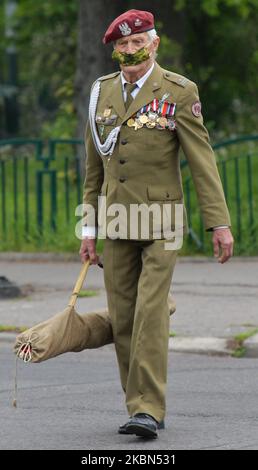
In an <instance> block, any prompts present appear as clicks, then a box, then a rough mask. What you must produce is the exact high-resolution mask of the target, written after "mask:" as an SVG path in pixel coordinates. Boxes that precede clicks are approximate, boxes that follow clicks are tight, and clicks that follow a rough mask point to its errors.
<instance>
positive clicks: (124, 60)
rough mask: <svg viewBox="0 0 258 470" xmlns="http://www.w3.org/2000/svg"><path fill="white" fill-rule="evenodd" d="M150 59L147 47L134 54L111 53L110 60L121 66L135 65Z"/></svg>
mask: <svg viewBox="0 0 258 470" xmlns="http://www.w3.org/2000/svg"><path fill="white" fill-rule="evenodd" d="M149 58H150V53H149V51H148V49H147V47H142V48H141V49H139V50H138V51H136V52H135V53H134V54H127V53H126V52H118V51H116V50H114V51H113V52H112V59H113V60H117V61H118V62H119V64H121V65H137V64H141V63H142V62H144V61H145V60H147V59H149Z"/></svg>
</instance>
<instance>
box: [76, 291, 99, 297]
mask: <svg viewBox="0 0 258 470" xmlns="http://www.w3.org/2000/svg"><path fill="white" fill-rule="evenodd" d="M97 295H99V293H98V291H97V290H86V289H84V290H83V289H82V290H81V291H80V292H79V294H78V297H96V296H97Z"/></svg>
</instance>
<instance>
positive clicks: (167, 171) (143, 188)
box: [83, 62, 231, 239]
mask: <svg viewBox="0 0 258 470" xmlns="http://www.w3.org/2000/svg"><path fill="white" fill-rule="evenodd" d="M99 80H100V81H101V91H100V96H99V100H98V105H97V111H96V122H97V126H98V130H99V134H100V136H101V140H102V142H103V141H104V140H105V139H106V137H107V135H108V134H109V132H110V131H111V130H112V129H113V128H114V127H116V126H118V125H121V130H120V134H119V137H118V140H117V143H116V145H115V149H114V152H113V154H112V155H111V157H106V156H104V157H103V156H100V155H99V153H98V151H97V150H96V148H95V145H94V142H93V138H92V135H91V130H90V126H89V123H87V126H86V132H85V147H86V178H85V182H84V194H83V202H84V203H86V204H91V205H92V206H93V207H94V208H95V210H96V213H97V211H98V196H100V195H103V196H106V204H105V205H104V206H101V209H100V208H99V214H98V215H99V229H100V228H103V224H104V225H105V222H104V218H103V217H104V216H105V214H106V210H109V208H111V205H113V204H122V205H123V206H124V207H125V208H126V215H125V213H124V212H123V214H120V217H119V219H117V220H118V222H119V224H120V226H121V225H123V224H125V227H126V228H125V230H124V231H123V230H122V232H123V233H124V234H123V235H122V236H120V238H141V239H142V238H143V239H144V238H150V239H153V238H154V239H155V238H163V236H161V237H160V236H159V235H156V232H155V230H152V223H153V220H152V217H150V235H149V237H146V236H145V235H144V236H143V235H142V231H141V228H140V224H139V230H138V235H137V236H135V233H134V234H133V236H132V234H131V232H130V231H129V228H128V227H129V224H130V220H129V219H130V205H131V204H146V205H147V206H148V207H150V206H151V205H152V204H153V203H156V204H158V206H159V207H160V209H161V211H162V213H163V215H164V214H165V215H167V218H166V217H165V215H164V217H163V218H162V219H161V230H163V228H164V225H169V226H170V228H171V230H174V228H175V217H174V214H175V205H176V204H180V203H181V204H183V202H184V199H183V188H182V180H181V173H180V158H179V149H180V146H181V147H182V149H183V152H184V154H185V157H186V159H187V160H188V163H189V167H190V170H191V174H192V177H193V181H194V185H195V189H196V191H197V196H198V202H199V205H200V209H201V213H202V217H203V221H204V226H205V229H206V230H211V229H212V227H214V226H217V225H229V226H230V225H231V223H230V216H229V213H228V209H227V205H226V202H225V198H224V193H223V188H222V184H221V180H220V176H219V173H218V170H217V165H216V160H215V156H214V153H213V150H212V148H211V146H210V142H209V135H208V132H207V130H206V128H205V126H204V124H203V117H202V115H201V114H199V113H198V112H194V109H193V105H194V104H195V103H196V102H198V101H199V96H198V89H197V86H196V84H195V83H194V82H192V81H190V80H188V79H187V78H185V77H183V76H181V75H178V74H176V73H173V72H170V71H167V70H164V69H163V68H161V67H160V66H159V65H158V64H157V63H156V62H155V65H154V69H153V71H152V72H151V74H150V75H149V77H148V78H147V80H146V82H145V83H144V85H143V87H142V88H141V89H140V90H139V92H138V94H137V96H136V97H135V99H134V100H133V102H132V103H131V105H130V106H129V108H128V110H127V111H126V110H125V106H124V100H123V94H122V84H121V78H120V72H117V73H113V74H109V75H106V76H104V77H101V78H100V79H99ZM166 93H167V94H169V96H168V97H167V101H168V102H170V103H175V104H176V111H175V115H174V116H173V117H174V119H175V122H176V129H175V130H174V131H172V130H169V129H164V130H159V129H157V128H156V127H155V128H152V129H150V128H147V127H146V126H143V127H142V128H140V129H137V130H135V129H134V128H133V127H128V125H127V121H128V119H129V118H131V117H132V116H134V115H135V113H137V112H138V111H139V110H140V109H141V108H142V107H143V106H144V105H146V104H148V103H150V102H152V100H153V99H154V98H158V99H159V100H161V99H162V97H163V96H164V94H166ZM107 109H109V110H110V111H109V113H110V114H109V115H111V116H112V119H106V121H104V120H103V121H104V122H102V123H100V122H99V121H100V119H101V117H103V115H105V110H107ZM105 122H106V123H105ZM102 199H103V198H102ZM103 207H104V209H103ZM164 207H165V208H166V210H165V211H164V210H163V208H164ZM168 208H170V209H169V210H168ZM167 211H168V212H169V213H168V212H167ZM111 212H112V215H109V216H108V217H107V219H106V223H108V224H109V222H110V221H111V220H113V221H114V217H115V216H116V215H117V214H115V213H114V211H112V210H111ZM151 216H152V214H151ZM165 219H166V220H165ZM170 219H171V220H170ZM89 225H91V224H89ZM182 225H183V232H184V233H186V232H187V231H188V224H187V215H186V210H185V207H184V206H183V221H182Z"/></svg>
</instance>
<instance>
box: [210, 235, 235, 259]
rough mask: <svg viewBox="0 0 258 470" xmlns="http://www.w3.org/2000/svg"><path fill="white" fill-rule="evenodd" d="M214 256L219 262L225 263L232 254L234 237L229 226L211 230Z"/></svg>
mask: <svg viewBox="0 0 258 470" xmlns="http://www.w3.org/2000/svg"><path fill="white" fill-rule="evenodd" d="M212 242H213V250H214V256H215V257H216V258H218V262H219V263H222V264H223V263H225V262H226V261H228V259H229V258H230V257H231V256H232V255H233V245H234V238H233V236H232V233H231V230H230V228H218V229H216V230H214V231H213V237H212Z"/></svg>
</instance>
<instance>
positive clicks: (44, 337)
mask: <svg viewBox="0 0 258 470" xmlns="http://www.w3.org/2000/svg"><path fill="white" fill-rule="evenodd" d="M88 267H89V262H86V263H84V265H83V267H82V269H81V272H80V275H79V277H78V280H77V282H76V285H75V288H74V291H73V294H72V296H71V298H70V302H69V305H68V307H66V309H65V310H63V311H62V312H60V313H57V314H56V315H55V316H53V317H51V318H50V319H48V320H46V321H43V322H42V323H39V324H38V325H35V326H33V327H32V328H29V329H28V330H26V331H24V332H23V333H21V334H19V335H18V336H17V338H16V341H15V345H14V352H15V354H16V355H17V356H18V357H19V358H20V359H22V360H23V361H24V362H29V361H31V362H42V361H46V360H47V359H50V358H52V357H55V356H58V355H59V354H63V353H65V352H69V351H70V352H71V351H74V352H78V351H82V350H83V349H86V348H88V349H90V348H98V347H100V346H103V345H104V344H109V343H112V342H113V333H112V326H111V321H110V317H109V315H108V312H107V311H103V312H96V313H88V314H83V315H79V314H78V313H77V312H76V311H75V309H74V305H75V302H76V299H77V296H78V294H79V292H80V289H81V287H82V284H83V281H84V279H85V276H86V274H87V270H88Z"/></svg>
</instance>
